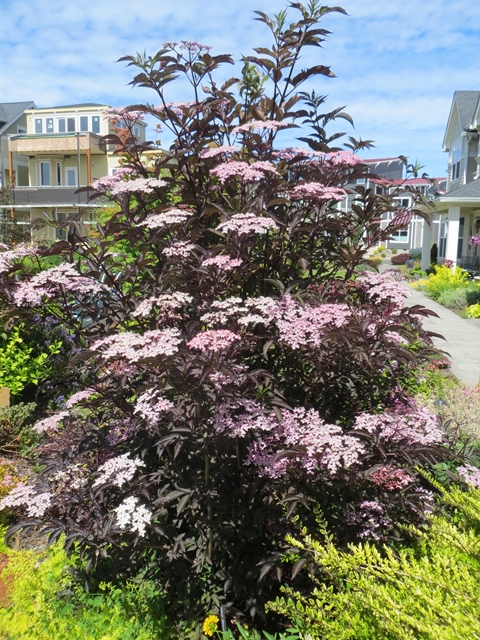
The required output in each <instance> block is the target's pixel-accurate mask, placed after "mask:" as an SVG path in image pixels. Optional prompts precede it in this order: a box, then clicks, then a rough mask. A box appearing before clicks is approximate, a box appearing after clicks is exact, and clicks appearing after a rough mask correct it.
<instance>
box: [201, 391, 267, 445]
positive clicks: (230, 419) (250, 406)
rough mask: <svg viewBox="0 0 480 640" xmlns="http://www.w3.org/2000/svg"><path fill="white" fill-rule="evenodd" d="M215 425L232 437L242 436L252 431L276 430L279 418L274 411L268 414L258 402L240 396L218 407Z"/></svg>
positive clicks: (216, 429)
mask: <svg viewBox="0 0 480 640" xmlns="http://www.w3.org/2000/svg"><path fill="white" fill-rule="evenodd" d="M213 426H214V429H215V431H217V432H218V433H225V434H226V435H228V436H229V437H231V438H242V437H244V436H246V435H247V434H248V433H250V432H258V433H259V432H262V433H271V432H273V431H275V430H276V429H278V419H277V417H276V415H275V413H274V412H273V411H272V412H271V413H270V414H268V415H267V414H266V413H265V410H264V408H263V407H262V405H260V404H259V403H258V402H255V401H254V400H248V399H246V398H238V399H236V400H231V401H230V402H226V403H224V404H221V405H220V406H219V407H218V408H217V411H216V413H215V417H214V420H213Z"/></svg>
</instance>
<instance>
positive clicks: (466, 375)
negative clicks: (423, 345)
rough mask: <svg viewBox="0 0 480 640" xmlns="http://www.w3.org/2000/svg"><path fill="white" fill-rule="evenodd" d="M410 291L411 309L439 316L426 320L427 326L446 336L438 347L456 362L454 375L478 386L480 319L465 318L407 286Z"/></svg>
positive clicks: (408, 299) (453, 369) (407, 301)
mask: <svg viewBox="0 0 480 640" xmlns="http://www.w3.org/2000/svg"><path fill="white" fill-rule="evenodd" d="M404 286H405V287H406V288H408V290H409V291H410V296H409V297H408V298H407V299H406V302H405V303H406V304H407V305H408V306H413V305H416V304H420V305H422V306H423V307H426V308H427V309H430V310H431V311H434V312H435V313H436V314H437V315H438V316H439V317H438V318H435V317H434V316H431V317H428V318H423V319H422V323H423V327H424V328H425V329H426V330H427V331H434V332H435V333H439V334H440V335H442V336H443V337H444V338H445V340H439V339H436V338H435V339H434V343H435V346H436V347H438V348H439V349H442V351H446V352H447V354H448V358H449V359H450V360H451V361H452V366H451V369H450V370H451V372H452V373H453V375H454V376H455V377H456V378H457V379H458V380H459V381H460V382H461V383H462V384H464V385H465V386H466V387H476V386H477V385H478V384H479V382H480V319H470V318H469V319H465V318H461V317H460V316H458V315H457V314H456V313H454V312H453V311H450V309H447V308H445V307H443V306H442V305H441V304H438V303H437V302H434V301H433V300H431V299H430V298H427V296H425V295H424V294H423V293H421V292H420V291H416V290H415V289H412V287H409V286H408V285H407V284H406V283H405V284H404Z"/></svg>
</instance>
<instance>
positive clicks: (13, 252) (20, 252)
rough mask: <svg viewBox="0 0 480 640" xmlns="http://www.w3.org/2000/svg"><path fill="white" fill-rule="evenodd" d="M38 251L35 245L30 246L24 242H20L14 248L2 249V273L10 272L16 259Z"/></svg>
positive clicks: (0, 271)
mask: <svg viewBox="0 0 480 640" xmlns="http://www.w3.org/2000/svg"><path fill="white" fill-rule="evenodd" d="M36 253H37V250H36V249H35V248H34V247H28V246H27V245H24V244H19V245H17V246H16V247H15V248H14V249H10V250H7V251H2V252H1V253H0V274H1V273H8V271H9V270H10V269H11V267H12V264H13V263H14V261H16V260H22V259H23V258H25V257H26V256H34V255H36Z"/></svg>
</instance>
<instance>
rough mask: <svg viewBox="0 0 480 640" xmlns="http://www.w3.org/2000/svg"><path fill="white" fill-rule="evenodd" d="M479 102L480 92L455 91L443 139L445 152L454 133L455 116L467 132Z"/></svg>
mask: <svg viewBox="0 0 480 640" xmlns="http://www.w3.org/2000/svg"><path fill="white" fill-rule="evenodd" d="M479 100H480V91H455V93H454V94H453V100H452V106H451V107H450V114H449V116H448V121H447V128H446V130H445V136H444V138H443V145H442V146H443V150H444V151H448V149H449V146H448V143H449V140H450V136H451V133H452V131H453V126H454V123H455V116H456V118H458V121H459V123H460V127H461V129H462V131H465V130H466V129H468V128H469V127H470V125H471V123H472V120H473V117H474V115H475V110H476V108H477V105H478V102H479Z"/></svg>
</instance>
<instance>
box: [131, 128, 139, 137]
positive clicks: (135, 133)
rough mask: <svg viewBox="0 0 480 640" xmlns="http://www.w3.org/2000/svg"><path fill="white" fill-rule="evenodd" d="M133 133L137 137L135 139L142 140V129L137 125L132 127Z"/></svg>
mask: <svg viewBox="0 0 480 640" xmlns="http://www.w3.org/2000/svg"><path fill="white" fill-rule="evenodd" d="M132 133H133V135H134V136H135V138H137V139H139V138H140V127H137V125H134V126H133V127H132Z"/></svg>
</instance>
